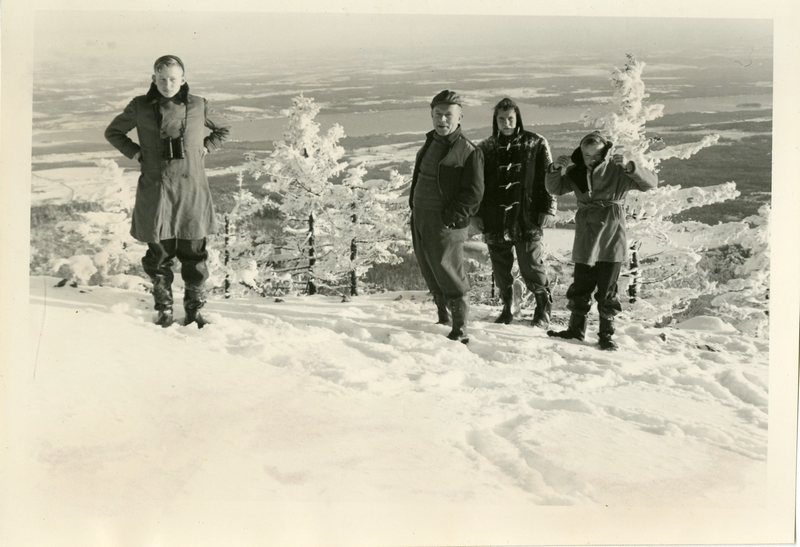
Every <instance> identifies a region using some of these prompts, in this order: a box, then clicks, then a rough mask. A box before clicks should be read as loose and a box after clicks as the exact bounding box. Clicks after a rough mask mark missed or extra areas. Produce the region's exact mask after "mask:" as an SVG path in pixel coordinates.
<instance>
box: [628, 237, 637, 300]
mask: <svg viewBox="0 0 800 547" xmlns="http://www.w3.org/2000/svg"><path fill="white" fill-rule="evenodd" d="M639 246H640V243H639V242H638V241H635V242H634V243H633V244H631V260H630V264H629V269H630V276H631V282H630V284H629V285H628V302H630V303H631V304H633V303H634V302H636V299H637V297H638V296H639V277H640V274H639Z"/></svg>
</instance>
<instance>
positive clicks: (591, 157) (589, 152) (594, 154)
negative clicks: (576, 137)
mask: <svg viewBox="0 0 800 547" xmlns="http://www.w3.org/2000/svg"><path fill="white" fill-rule="evenodd" d="M603 148H604V146H603V144H602V143H599V142H598V143H587V144H582V145H581V154H582V155H583V163H585V164H586V167H588V168H590V169H592V168H594V167H595V166H597V164H598V163H600V162H601V161H602V160H603Z"/></svg>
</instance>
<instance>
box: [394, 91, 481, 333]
mask: <svg viewBox="0 0 800 547" xmlns="http://www.w3.org/2000/svg"><path fill="white" fill-rule="evenodd" d="M431 119H432V121H433V131H430V132H429V133H428V134H427V135H426V136H425V137H426V138H425V144H424V145H423V146H422V148H421V149H420V151H419V152H418V153H417V158H416V162H415V164H414V173H413V175H412V178H411V194H410V196H409V205H410V206H411V210H412V214H411V235H412V242H413V244H414V254H415V255H416V257H417V261H418V262H419V267H420V271H421V272H422V277H423V278H424V279H425V283H426V284H427V286H428V289H429V290H430V291H431V293H432V294H433V299H434V301H435V303H436V308H437V310H438V318H439V321H438V322H439V323H442V324H448V323H450V314H451V315H452V330H451V331H450V333H449V334H448V335H447V337H448V338H450V339H451V340H458V341H460V342H463V343H465V344H466V343H467V342H469V337H468V336H467V332H466V324H467V315H468V311H469V302H468V298H467V293H468V291H469V282H468V281H467V275H466V270H465V268H464V242H465V241H466V239H467V230H468V227H469V223H470V217H471V216H472V215H474V214H475V213H476V212H477V210H478V206H479V205H480V202H481V196H482V195H483V154H482V153H481V151H480V150H478V149H477V148H476V147H475V145H474V144H472V142H470V141H469V140H468V139H467V138H466V137H465V136H464V135H463V133H462V132H461V123H460V122H461V119H462V112H461V98H460V97H459V95H458V94H457V93H455V92H454V91H450V90H447V89H445V90H444V91H442V92H441V93H439V94H437V95H436V96H435V97H434V98H433V100H432V101H431ZM448 309H449V312H450V314H448Z"/></svg>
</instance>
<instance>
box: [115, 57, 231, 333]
mask: <svg viewBox="0 0 800 547" xmlns="http://www.w3.org/2000/svg"><path fill="white" fill-rule="evenodd" d="M134 128H136V132H137V136H138V141H139V142H138V144H137V143H136V142H134V141H133V140H131V139H130V138H129V137H128V133H129V132H130V131H132V130H133V129H134ZM209 131H210V134H209ZM227 135H228V129H227V128H225V127H219V126H217V125H216V124H215V123H214V122H212V121H211V120H210V119H209V118H208V105H207V102H206V100H205V99H204V98H202V97H198V96H196V95H190V94H189V85H188V84H187V83H186V80H185V78H184V66H183V62H182V61H181V60H180V59H179V58H178V57H176V56H174V55H165V56H163V57H159V58H158V59H156V62H155V64H154V65H153V83H152V84H151V85H150V90H149V91H148V92H147V94H146V95H140V96H138V97H135V98H134V99H133V100H132V101H131V102H130V103H129V104H128V106H126V107H125V110H124V111H123V112H122V113H121V114H119V115H118V116H117V117H116V118H114V120H113V121H112V122H111V123H110V124H109V126H108V128H107V129H106V131H105V137H106V139H107V140H108V142H110V143H111V144H112V145H113V146H114V147H115V148H116V149H117V150H119V151H120V152H122V154H124V155H125V156H126V157H128V158H131V159H136V160H138V161H139V163H140V165H141V172H142V174H141V176H140V177H139V183H138V186H137V188H136V203H135V205H134V209H133V221H132V226H131V235H132V236H133V237H134V238H135V239H137V240H139V241H142V242H144V243H147V253H146V254H145V256H144V258H143V259H142V266H143V267H144V271H145V273H147V275H149V276H150V279H151V280H152V281H153V298H154V300H155V309H156V311H157V312H158V319H157V320H156V323H157V324H159V325H161V326H162V327H168V326H169V325H171V324H172V322H173V315H172V279H173V273H172V262H173V259H174V258H175V257H176V256H177V258H178V260H180V262H181V276H182V277H183V281H184V284H185V293H184V299H183V305H184V308H185V311H186V318H185V323H186V324H189V323H196V324H197V326H198V327H200V328H202V327H203V326H204V325H205V324H206V323H207V321H206V319H205V318H203V316H202V315H201V314H200V308H202V307H203V305H204V304H205V290H204V285H205V281H206V279H207V278H208V269H207V267H206V259H207V258H208V253H207V251H206V236H207V235H208V234H211V233H213V232H214V231H215V229H216V225H215V222H216V221H215V215H214V206H213V204H212V201H211V190H210V189H209V187H208V180H207V179H206V174H205V169H204V161H205V156H206V155H207V154H208V153H209V152H210V151H211V150H214V149H216V148H218V147H219V146H220V144H221V143H222V141H223V140H224V139H225V138H226V136H227Z"/></svg>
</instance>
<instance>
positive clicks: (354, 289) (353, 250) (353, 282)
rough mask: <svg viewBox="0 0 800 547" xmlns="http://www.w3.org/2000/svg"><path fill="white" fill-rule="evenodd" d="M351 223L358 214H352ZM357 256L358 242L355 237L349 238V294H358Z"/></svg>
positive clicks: (356, 219) (354, 221)
mask: <svg viewBox="0 0 800 547" xmlns="http://www.w3.org/2000/svg"><path fill="white" fill-rule="evenodd" d="M352 219H353V224H355V223H356V222H357V221H358V215H353V216H352ZM357 257H358V244H357V243H356V238H353V239H351V240H350V296H358V278H357V276H356V266H355V261H356V258H357Z"/></svg>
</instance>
